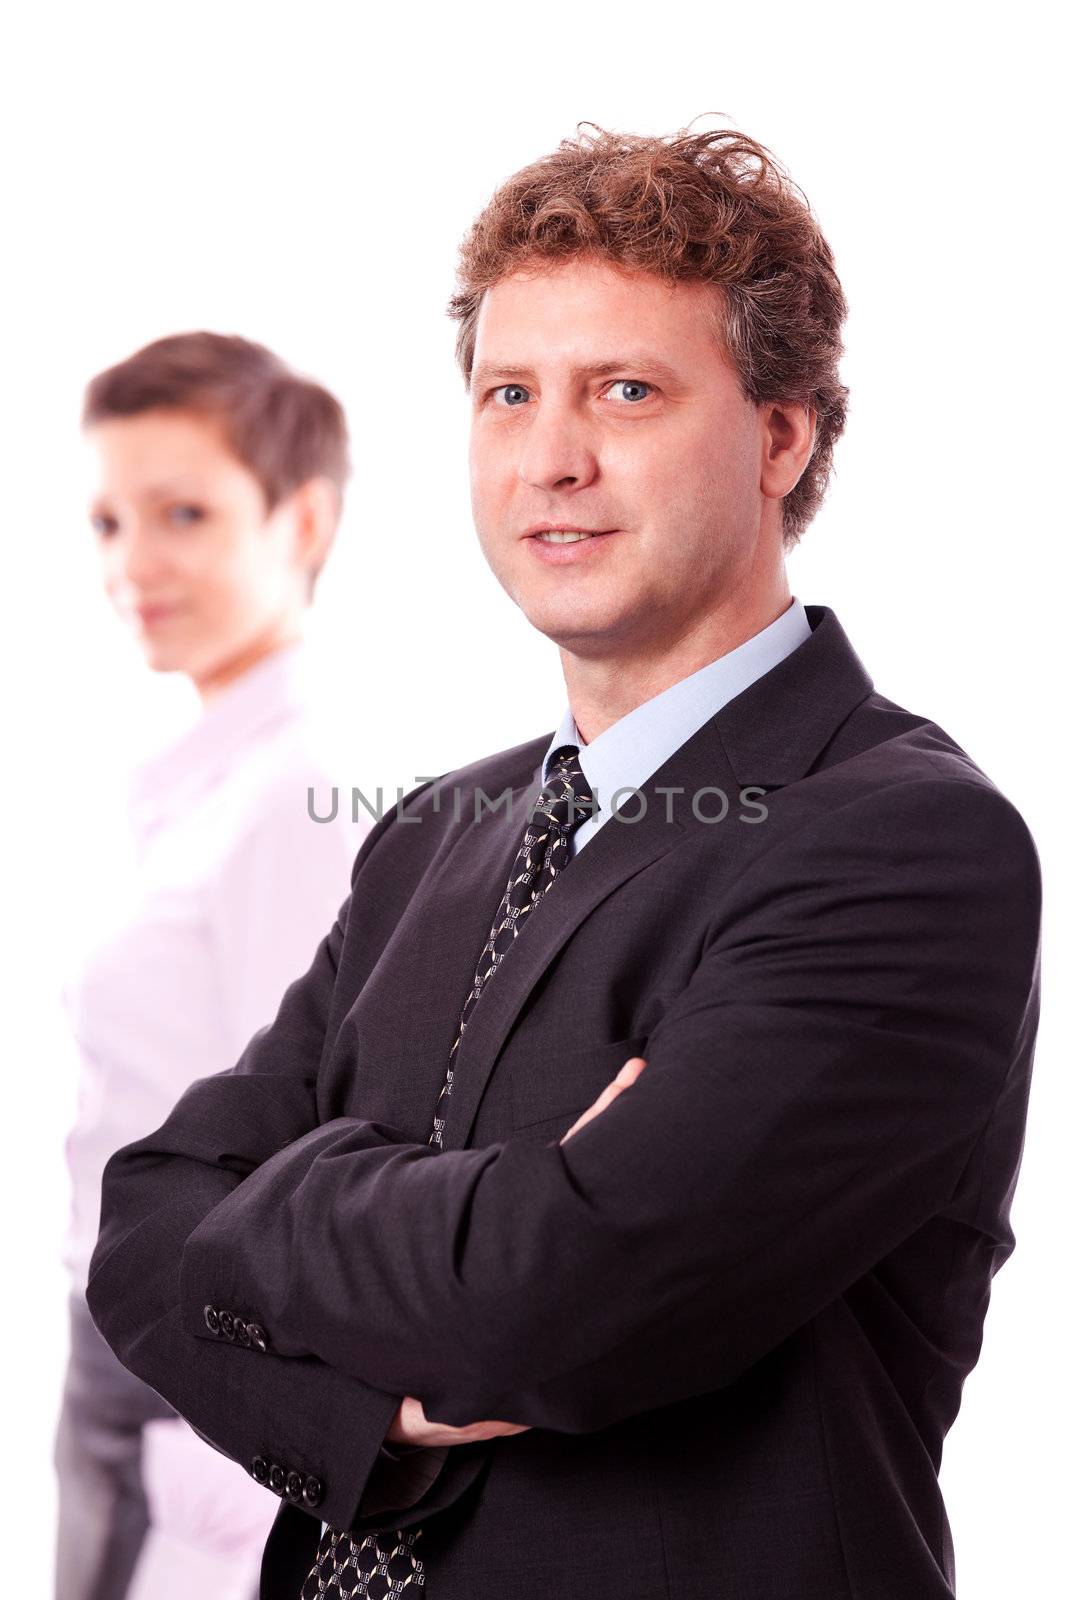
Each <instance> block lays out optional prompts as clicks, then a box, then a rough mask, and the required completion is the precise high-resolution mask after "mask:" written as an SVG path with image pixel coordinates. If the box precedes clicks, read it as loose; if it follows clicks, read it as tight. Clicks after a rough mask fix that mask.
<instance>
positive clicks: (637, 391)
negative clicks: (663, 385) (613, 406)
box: [608, 378, 652, 403]
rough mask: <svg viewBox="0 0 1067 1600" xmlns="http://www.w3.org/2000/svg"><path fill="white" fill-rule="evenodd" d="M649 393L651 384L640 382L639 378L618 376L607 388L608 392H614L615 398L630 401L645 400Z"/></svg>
mask: <svg viewBox="0 0 1067 1600" xmlns="http://www.w3.org/2000/svg"><path fill="white" fill-rule="evenodd" d="M616 391H617V393H616ZM651 393H652V387H651V385H650V384H647V383H642V382H641V380H640V379H639V378H619V379H618V380H617V381H616V382H615V383H613V384H612V385H611V387H610V388H609V390H608V394H615V395H616V398H617V399H619V400H627V401H630V402H631V403H633V402H635V401H637V400H647V398H648V396H649V395H650V394H651Z"/></svg>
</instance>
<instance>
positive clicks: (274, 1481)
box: [267, 1461, 285, 1494]
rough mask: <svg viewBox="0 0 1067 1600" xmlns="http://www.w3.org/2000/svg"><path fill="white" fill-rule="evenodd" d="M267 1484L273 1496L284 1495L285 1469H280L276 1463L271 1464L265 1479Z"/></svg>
mask: <svg viewBox="0 0 1067 1600" xmlns="http://www.w3.org/2000/svg"><path fill="white" fill-rule="evenodd" d="M267 1482H268V1483H269V1484H270V1486H271V1488H272V1489H273V1490H274V1493H275V1494H284V1493H285V1468H284V1467H280V1466H279V1465H278V1463H277V1462H276V1461H274V1462H272V1463H271V1469H270V1473H269V1475H268V1477H267Z"/></svg>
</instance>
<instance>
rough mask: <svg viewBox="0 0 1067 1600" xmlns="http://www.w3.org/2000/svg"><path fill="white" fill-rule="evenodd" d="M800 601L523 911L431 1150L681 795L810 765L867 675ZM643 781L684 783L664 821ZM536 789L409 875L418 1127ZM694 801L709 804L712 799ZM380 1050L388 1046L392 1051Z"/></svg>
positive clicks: (480, 1010) (408, 949) (728, 790)
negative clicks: (744, 673) (786, 637)
mask: <svg viewBox="0 0 1067 1600" xmlns="http://www.w3.org/2000/svg"><path fill="white" fill-rule="evenodd" d="M805 609H806V611H807V615H808V619H809V621H810V622H811V624H812V628H813V632H812V634H811V636H810V638H808V639H807V640H805V641H804V643H803V644H802V645H800V646H798V648H797V649H796V650H794V651H793V652H792V653H791V654H790V655H789V656H787V657H786V658H785V660H784V661H781V662H779V663H778V665H777V666H776V667H774V668H773V669H772V670H771V671H770V672H768V673H766V674H765V675H764V677H762V678H760V679H758V680H757V681H756V682H755V683H754V684H752V685H750V687H749V688H748V689H746V690H745V691H744V692H743V693H742V694H740V695H738V696H737V697H736V698H735V699H734V700H732V701H730V702H729V704H728V705H727V706H725V707H724V708H723V710H722V711H720V712H719V714H718V715H717V716H715V717H713V718H711V719H710V720H709V721H708V722H707V723H705V724H704V726H703V727H701V728H699V729H698V730H697V732H696V733H695V734H694V735H693V736H692V738H690V739H689V740H687V741H686V743H685V744H684V745H682V747H681V748H680V749H679V750H678V751H676V752H675V754H674V755H673V756H671V758H670V759H669V760H668V761H667V762H665V763H664V765H663V766H662V767H661V768H660V769H659V770H658V771H657V772H656V773H654V774H653V775H652V777H651V778H649V779H648V780H647V782H646V783H645V784H644V785H643V791H644V794H645V795H646V797H647V800H648V807H647V814H646V815H645V816H643V817H641V818H640V820H631V821H625V820H623V819H624V818H626V817H630V818H636V817H637V814H638V813H639V811H640V800H639V797H637V796H631V798H630V799H629V800H628V801H627V802H626V803H625V804H624V805H623V806H621V807H620V814H619V816H616V817H613V818H609V820H608V821H607V822H606V823H605V824H604V825H603V827H602V828H601V829H600V830H599V832H598V833H596V834H595V835H594V837H593V838H592V839H591V840H590V842H589V844H588V845H586V847H585V848H584V849H583V850H581V851H580V852H579V853H578V855H577V856H576V857H575V858H574V860H573V861H571V863H570V864H569V865H568V866H567V868H566V869H565V871H564V872H563V873H562V874H561V875H560V877H559V879H558V881H557V882H556V883H555V884H554V885H553V887H552V889H551V891H550V892H549V893H548V894H546V895H545V897H544V899H543V900H542V901H541V902H540V903H539V904H538V905H537V907H536V908H535V910H534V912H533V913H532V914H531V916H530V919H529V922H528V924H527V926H526V927H525V928H524V929H523V932H522V935H521V936H520V937H519V938H518V939H517V940H516V941H515V943H514V945H513V946H512V947H511V949H510V950H509V951H508V953H507V956H506V958H505V960H504V961H503V962H502V963H501V965H500V969H499V971H498V972H496V973H495V974H494V976H493V978H492V980H491V982H490V983H489V984H488V985H487V986H486V989H485V992H484V993H483V995H482V997H481V999H480V1000H479V1001H478V1004H477V1005H476V1006H475V1007H474V1010H473V1011H472V1013H471V1016H470V1019H469V1021H468V1023H467V1027H466V1029H465V1030H464V1034H463V1039H462V1042H461V1044H460V1047H459V1049H458V1050H457V1052H456V1059H455V1079H454V1082H453V1086H452V1093H451V1099H450V1103H449V1108H448V1115H447V1117H446V1120H445V1128H444V1138H443V1148H444V1149H445V1150H457V1149H462V1148H463V1147H464V1146H465V1144H466V1141H467V1139H468V1137H469V1135H470V1130H471V1128H472V1126H473V1123H474V1119H475V1116H476V1115H477V1111H478V1106H479V1104H480V1102H481V1099H482V1096H483V1094H484V1092H485V1087H486V1084H487V1083H488V1081H489V1078H490V1076H491V1074H492V1071H493V1068H494V1066H495V1064H496V1061H497V1058H498V1056H499V1054H500V1052H501V1050H502V1049H503V1047H504V1044H505V1043H506V1041H507V1038H508V1035H509V1034H510V1032H511V1030H512V1028H513V1026H514V1024H515V1022H516V1020H517V1018H518V1016H519V1013H520V1011H521V1010H522V1008H523V1006H524V1005H525V1003H526V1001H527V999H528V998H529V995H530V994H531V992H532V991H533V989H534V987H535V985H536V984H537V982H538V980H539V979H540V978H541V976H542V975H543V973H544V972H545V971H546V969H547V968H548V966H549V964H550V963H551V962H552V961H553V960H554V959H555V957H556V956H557V955H558V954H559V952H560V950H562V948H563V947H564V945H565V944H566V942H567V940H568V939H569V938H570V937H571V935H572V934H573V933H574V932H575V931H576V929H577V928H579V927H580V926H581V924H582V923H583V922H584V921H585V920H586V919H587V918H588V917H589V916H590V915H591V914H592V913H593V911H595V909H596V908H597V906H599V905H600V904H601V902H603V901H604V900H606V899H607V898H608V896H609V895H611V894H612V893H613V891H614V890H615V889H617V888H618V887H619V886H620V885H622V884H623V883H625V882H626V881H627V880H628V879H630V878H632V877H633V876H634V875H635V874H636V873H638V872H640V871H642V870H643V869H644V868H646V867H648V866H650V865H651V864H652V863H653V862H654V861H656V860H658V859H659V858H660V857H661V856H663V855H665V854H667V853H668V852H669V851H671V850H673V849H674V848H675V847H676V846H677V845H678V844H679V843H680V842H681V841H682V840H683V839H684V838H686V836H687V835H688V833H689V832H690V831H691V830H692V828H693V827H695V826H697V825H698V824H696V823H694V821H693V817H692V812H691V809H690V797H691V796H692V794H693V793H695V791H696V790H697V789H700V788H702V787H708V788H718V789H721V790H722V791H723V793H724V794H725V795H726V796H727V799H728V801H729V806H730V814H731V815H736V813H737V810H738V809H739V807H740V804H741V801H740V790H741V789H742V788H744V787H745V786H746V785H758V786H765V787H766V788H767V789H768V790H770V789H772V788H775V787H780V786H782V785H784V784H786V783H789V782H792V781H794V780H795V779H797V778H800V777H802V776H804V774H805V773H807V772H808V771H810V770H811V767H812V765H813V763H814V762H815V760H816V759H817V756H818V754H819V752H820V751H821V750H822V749H823V747H824V746H825V745H826V743H827V742H828V740H829V739H830V738H831V737H832V735H833V733H834V731H835V729H836V728H837V727H839V726H840V724H841V722H842V721H843V720H844V719H845V717H846V716H848V714H849V713H850V712H851V711H852V710H853V709H854V708H855V706H857V705H858V704H859V703H860V702H861V701H862V700H863V699H865V698H866V696H867V695H868V694H869V693H870V692H871V689H872V687H873V685H872V683H871V680H870V678H869V676H868V674H867V672H866V670H865V669H864V667H863V665H862V663H861V662H860V660H859V658H858V657H857V656H856V654H855V652H854V651H853V650H852V647H851V645H850V643H849V641H848V639H847V638H846V636H845V634H844V632H843V630H842V628H841V626H840V624H839V623H838V621H837V619H836V617H835V616H834V613H833V612H832V611H831V610H830V609H829V608H828V607H825V606H808V607H806V608H805ZM546 743H547V740H546ZM657 785H659V786H661V787H668V786H675V787H678V786H680V787H682V788H683V789H684V791H685V793H684V794H683V795H681V796H678V797H677V798H676V799H675V801H674V807H675V812H674V816H673V818H672V819H670V820H668V817H667V815H666V806H665V803H664V801H663V800H662V798H661V797H660V796H657V795H656V794H655V788H656V786H657ZM538 789H539V776H538V777H536V778H535V779H534V780H533V781H532V782H531V783H530V784H529V785H527V786H526V787H525V788H521V787H518V786H517V787H516V788H515V789H513V790H512V794H513V797H514V798H513V806H512V810H511V814H510V817H509V816H508V815H507V814H506V812H505V811H504V810H503V809H502V810H501V811H499V812H496V813H493V814H489V813H483V815H482V816H481V817H480V819H479V820H478V822H477V823H474V822H468V824H467V826H466V827H465V828H464V830H463V831H462V833H461V834H460V835H459V837H458V839H457V842H456V844H455V845H454V847H453V848H452V850H451V851H450V852H449V853H448V855H447V856H446V857H445V858H444V860H443V861H442V862H441V864H440V865H439V867H438V868H437V869H436V870H435V871H434V873H433V874H432V875H431V877H430V878H428V879H427V880H425V882H424V883H423V884H422V885H420V887H419V890H418V893H417V894H416V896H415V897H414V899H413V900H412V903H411V905H410V907H409V908H408V913H407V915H406V916H405V918H404V923H405V924H407V925H408V932H407V933H406V936H405V940H404V944H405V951H404V967H405V970H406V971H409V972H412V973H418V974H419V975H420V992H419V994H418V995H417V996H414V995H413V996H412V1003H411V1004H410V1005H409V1006H408V1007H407V1008H406V1009H405V1010H404V1013H403V1017H402V1020H401V1031H402V1035H403V1037H402V1038H400V1039H397V1040H395V1041H394V1043H395V1044H396V1046H397V1047H398V1049H399V1052H400V1054H399V1059H400V1060H403V1061H404V1062H405V1063H407V1064H408V1071H407V1073H406V1074H405V1076H406V1077H407V1089H408V1092H409V1093H410V1095H411V1097H412V1098H411V1100H410V1102H409V1104H408V1107H407V1111H408V1113H409V1115H410V1117H411V1121H412V1125H415V1126H419V1125H423V1124H424V1125H425V1126H426V1129H427V1134H428V1131H429V1128H430V1126H431V1125H432V1117H433V1110H434V1108H435V1107H436V1103H437V1096H438V1093H439V1091H440V1088H441V1084H442V1082H443V1077H444V1067H445V1063H446V1061H447V1059H448V1054H449V1051H450V1049H451V1047H452V1042H453V1040H454V1038H455V1035H456V1030H457V1028H458V1026H459V1014H460V1011H461V1009H462V1006H463V1002H464V1000H465V998H466V996H467V994H468V992H469V990H470V986H471V982H472V980H473V976H474V968H475V964H476V962H477V960H478V957H479V955H480V954H481V951H482V949H483V947H484V945H485V941H486V938H487V937H488V934H489V928H490V925H491V922H492V919H493V916H494V914H495V912H496V910H497V907H498V906H499V904H500V899H501V896H502V895H503V893H504V889H505V886H506V884H507V879H508V874H509V872H510V870H511V867H512V864H513V862H514V859H515V854H516V852H517V850H518V848H519V844H520V842H521V839H522V833H523V828H524V826H525V816H526V808H527V807H528V806H529V805H531V804H532V802H533V800H534V799H535V798H536V796H537V793H538ZM708 805H709V808H710V809H714V806H715V802H714V800H709V802H708ZM715 837H716V840H717V843H718V847H720V848H722V849H724V850H728V849H729V848H730V837H731V834H730V828H729V826H725V827H721V828H716V829H715ZM409 941H410V942H409ZM393 1014H394V1016H395V1015H396V1013H395V1012H394V1013H393ZM390 1053H391V1054H392V1055H393V1056H394V1059H397V1051H396V1050H394V1051H391V1052H390ZM395 1087H396V1086H395V1083H394V1093H395Z"/></svg>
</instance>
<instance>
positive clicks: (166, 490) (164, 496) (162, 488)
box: [90, 481, 203, 510]
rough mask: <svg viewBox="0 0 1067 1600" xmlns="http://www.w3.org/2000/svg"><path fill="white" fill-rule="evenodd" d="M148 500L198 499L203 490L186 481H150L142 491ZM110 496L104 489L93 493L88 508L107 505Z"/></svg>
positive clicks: (201, 495)
mask: <svg viewBox="0 0 1067 1600" xmlns="http://www.w3.org/2000/svg"><path fill="white" fill-rule="evenodd" d="M142 492H143V493H144V495H145V497H146V498H147V499H149V500H199V499H202V498H203V490H202V489H201V488H199V487H194V486H193V485H191V484H188V483H185V484H183V483H181V482H180V481H179V482H177V483H151V484H149V485H148V487H147V488H146V489H144V490H143V491H142ZM109 501H110V496H109V495H108V493H107V492H106V490H104V491H101V492H99V493H98V494H95V495H94V496H93V498H92V500H91V501H90V509H91V510H95V509H96V508H97V507H98V506H103V505H107V504H108V503H109Z"/></svg>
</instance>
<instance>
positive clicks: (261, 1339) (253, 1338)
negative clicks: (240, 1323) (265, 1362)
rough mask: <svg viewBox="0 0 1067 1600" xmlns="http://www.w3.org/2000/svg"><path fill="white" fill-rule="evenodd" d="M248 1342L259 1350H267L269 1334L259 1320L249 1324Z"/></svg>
mask: <svg viewBox="0 0 1067 1600" xmlns="http://www.w3.org/2000/svg"><path fill="white" fill-rule="evenodd" d="M247 1332H248V1342H249V1343H250V1344H251V1345H253V1346H254V1347H255V1349H257V1350H261V1351H265V1350H266V1348H267V1335H266V1333H265V1332H264V1331H263V1329H262V1328H261V1327H260V1325H259V1323H258V1322H250V1323H249V1324H248V1329H247Z"/></svg>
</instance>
